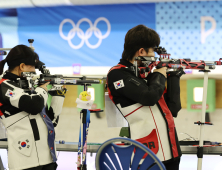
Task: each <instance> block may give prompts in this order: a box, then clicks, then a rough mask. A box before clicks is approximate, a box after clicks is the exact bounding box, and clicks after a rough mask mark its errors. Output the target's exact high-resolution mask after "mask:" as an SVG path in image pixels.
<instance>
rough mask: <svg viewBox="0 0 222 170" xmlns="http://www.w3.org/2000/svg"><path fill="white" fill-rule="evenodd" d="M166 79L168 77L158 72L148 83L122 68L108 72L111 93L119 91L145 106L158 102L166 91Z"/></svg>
mask: <svg viewBox="0 0 222 170" xmlns="http://www.w3.org/2000/svg"><path fill="white" fill-rule="evenodd" d="M165 81H166V78H165V77H164V76H163V75H162V74H161V73H157V72H155V73H153V74H152V75H151V76H150V78H149V81H148V83H146V82H145V80H143V79H141V78H138V77H136V76H134V75H131V74H126V73H125V72H124V71H122V70H120V69H118V70H112V71H110V73H109V74H108V87H109V89H110V91H111V94H112V92H113V94H116V93H118V95H123V96H125V97H127V98H129V99H131V100H133V101H135V102H138V103H140V104H142V105H144V106H153V105H155V104H156V103H157V102H158V100H159V99H160V97H161V96H162V94H163V92H164V89H165ZM118 83H119V86H118ZM113 94H112V95H113Z"/></svg>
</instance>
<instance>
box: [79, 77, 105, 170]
mask: <svg viewBox="0 0 222 170" xmlns="http://www.w3.org/2000/svg"><path fill="white" fill-rule="evenodd" d="M81 79H82V80H86V77H85V76H83V77H82V78H81ZM82 86H84V91H87V89H88V86H91V84H89V83H85V84H82ZM88 111H89V112H90V113H99V112H103V110H101V109H95V110H87V109H82V110H81V111H80V114H81V113H82V114H83V115H82V124H83V135H82V159H83V147H84V145H85V143H86V139H87V133H88V132H87V123H90V120H88V121H89V122H87V112H88ZM80 116H81V115H80ZM81 170H87V164H86V155H85V160H84V161H82V164H81Z"/></svg>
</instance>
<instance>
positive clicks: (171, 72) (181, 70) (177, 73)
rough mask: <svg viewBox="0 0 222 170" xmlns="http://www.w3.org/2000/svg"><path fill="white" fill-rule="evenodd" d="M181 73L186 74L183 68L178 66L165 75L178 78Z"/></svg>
mask: <svg viewBox="0 0 222 170" xmlns="http://www.w3.org/2000/svg"><path fill="white" fill-rule="evenodd" d="M183 74H186V73H185V72H184V71H183V68H179V70H177V71H170V72H167V77H172V76H177V77H179V78H180V77H181V76H182V75H183Z"/></svg>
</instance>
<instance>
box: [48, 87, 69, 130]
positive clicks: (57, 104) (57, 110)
mask: <svg viewBox="0 0 222 170" xmlns="http://www.w3.org/2000/svg"><path fill="white" fill-rule="evenodd" d="M49 94H50V95H51V96H52V100H51V104H50V107H49V108H48V107H47V108H48V110H47V111H46V113H47V115H48V116H49V118H50V119H51V120H52V123H53V125H54V127H56V126H57V124H58V121H59V115H60V114H61V112H62V106H63V102H64V99H65V96H64V95H61V94H59V93H57V91H53V92H49Z"/></svg>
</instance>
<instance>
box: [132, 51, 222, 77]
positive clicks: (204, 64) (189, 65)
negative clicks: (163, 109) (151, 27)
mask: <svg viewBox="0 0 222 170" xmlns="http://www.w3.org/2000/svg"><path fill="white" fill-rule="evenodd" d="M154 51H155V52H157V54H158V55H159V56H160V57H159V58H158V57H149V56H138V57H136V58H135V62H134V66H132V69H133V70H134V71H135V74H136V75H137V74H138V73H139V74H140V77H141V78H146V77H147V76H148V74H149V73H150V72H151V70H152V69H153V68H154V67H156V68H157V69H159V68H162V67H167V68H169V69H173V70H179V69H195V70H203V71H204V70H211V69H215V66H216V65H222V59H221V58H220V59H219V61H203V60H191V59H170V54H168V53H167V52H166V50H165V48H162V47H156V48H154ZM158 59H159V61H158ZM138 60H140V61H142V63H143V66H142V67H138V66H137V62H136V61H138ZM137 76H138V75H137Z"/></svg>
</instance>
